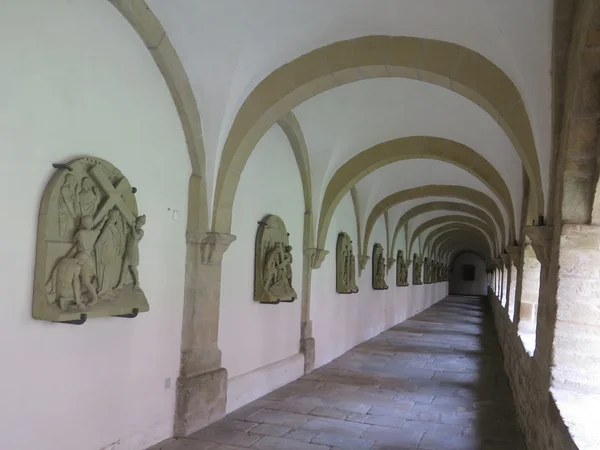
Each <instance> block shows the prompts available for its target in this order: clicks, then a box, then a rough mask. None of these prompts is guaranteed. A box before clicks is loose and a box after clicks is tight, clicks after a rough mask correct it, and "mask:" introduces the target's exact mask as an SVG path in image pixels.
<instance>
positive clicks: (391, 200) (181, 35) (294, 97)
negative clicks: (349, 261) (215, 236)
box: [147, 0, 553, 256]
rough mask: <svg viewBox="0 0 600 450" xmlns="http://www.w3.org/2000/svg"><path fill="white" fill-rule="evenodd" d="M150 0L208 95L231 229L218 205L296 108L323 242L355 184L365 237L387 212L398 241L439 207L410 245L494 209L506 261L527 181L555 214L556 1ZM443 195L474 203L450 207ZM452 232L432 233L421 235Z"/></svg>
mask: <svg viewBox="0 0 600 450" xmlns="http://www.w3.org/2000/svg"><path fill="white" fill-rule="evenodd" d="M147 4H148V7H149V8H150V9H151V10H152V12H153V13H154V14H155V15H156V16H157V18H158V20H159V21H160V22H161V24H162V26H163V27H164V29H165V31H166V34H167V35H168V36H169V38H170V40H171V42H172V43H173V46H174V48H175V50H176V52H177V53H178V55H179V58H180V59H181V62H182V64H183V67H184V69H185V71H186V73H187V77H188V78H189V81H190V84H191V87H192V90H193V93H194V96H195V98H196V102H197V105H198V109H199V112H200V118H201V122H202V134H203V140H204V149H205V159H206V161H205V164H206V183H207V186H206V188H207V194H208V203H209V205H208V206H209V211H211V210H212V211H213V213H212V227H213V229H215V230H216V231H228V230H227V228H228V227H230V218H229V219H228V218H227V217H226V218H225V219H221V218H220V216H219V215H218V214H217V212H216V211H218V210H219V209H220V208H225V209H227V208H229V209H231V205H232V202H233V197H234V196H235V189H236V186H237V180H238V179H239V171H240V170H243V167H244V164H245V162H246V160H247V159H248V157H249V155H250V154H251V152H252V150H253V148H254V147H255V146H256V144H257V143H258V141H259V140H260V138H261V137H262V136H263V135H264V134H265V133H266V131H268V129H269V128H271V126H274V125H275V126H277V125H276V124H277V121H278V120H279V119H280V118H282V117H283V116H284V115H290V113H291V115H293V116H295V119H296V120H297V122H298V123H299V127H300V129H301V133H302V135H303V137H304V141H305V143H306V150H307V152H308V157H309V161H310V178H311V180H312V181H311V186H310V192H311V193H312V211H313V219H314V227H315V236H316V240H317V245H319V244H323V243H324V242H323V241H324V236H325V235H326V231H327V227H328V225H329V221H330V220H331V216H332V214H333V211H334V210H335V207H336V206H337V204H338V203H339V201H340V200H341V198H342V197H343V196H344V195H346V194H347V193H348V192H350V189H351V188H353V187H355V188H356V194H357V195H356V196H357V199H358V205H359V211H360V218H359V221H360V224H361V230H362V231H363V233H364V232H365V230H366V232H367V233H370V229H369V228H372V226H373V223H372V222H373V220H376V219H377V218H378V217H380V216H381V215H382V214H383V213H385V212H387V214H388V222H389V228H390V235H391V236H393V235H394V234H395V233H394V230H395V228H396V227H397V225H398V221H399V220H400V219H401V218H402V217H403V216H405V215H406V214H407V213H410V211H411V210H412V209H413V208H415V207H418V206H419V205H424V204H430V203H431V204H434V203H438V206H439V207H438V208H436V209H433V210H427V207H421V209H420V210H418V211H417V212H418V214H413V213H410V214H409V216H410V219H409V220H408V221H407V222H406V224H405V226H407V227H408V237H409V240H411V239H414V236H412V233H414V231H415V230H417V229H422V228H423V224H426V223H433V222H432V220H433V219H438V218H441V217H444V216H451V217H457V216H461V215H462V216H464V217H465V218H469V219H470V220H471V221H478V222H481V219H480V218H481V217H484V218H485V219H486V222H485V223H486V225H485V228H482V229H481V231H482V232H483V234H484V235H485V242H488V243H489V244H491V245H492V246H493V247H492V249H491V252H492V253H491V254H492V256H494V255H496V254H498V252H499V251H500V252H501V251H502V250H503V248H504V247H505V246H506V245H508V244H510V243H512V240H514V239H516V238H517V236H516V235H515V230H519V229H520V226H521V224H520V217H521V208H522V202H523V189H524V182H523V180H524V176H525V177H527V179H528V180H529V184H530V191H531V200H530V201H531V205H530V206H531V207H530V210H531V211H533V214H535V217H537V216H543V215H544V214H545V210H546V209H547V201H548V189H549V173H550V157H551V74H550V68H551V48H552V16H553V14H552V8H553V2H552V1H551V0H528V1H523V0H302V1H298V0H218V1H212V0H147ZM231 168H234V169H235V170H236V171H237V175H235V171H234V170H230V169H231ZM232 174H233V175H232ZM236 177H237V178H236ZM428 186H437V187H438V188H437V189H434V188H427V187H428ZM454 187H456V188H454ZM461 187H466V188H468V189H462V190H461V189H460V188H461ZM403 192H404V194H403ZM396 200H399V201H396ZM441 202H454V203H455V204H456V203H460V204H464V205H469V207H470V208H471V209H470V210H469V212H467V208H462V207H461V208H452V209H451V210H448V209H444V207H443V205H442V204H440V203H441ZM456 209H458V210H456ZM473 211H474V213H473ZM405 217H406V216H405ZM478 217H479V218H478ZM489 222H493V225H494V226H493V227H490V226H489V225H487V224H488V223H489ZM444 225H446V224H445V223H441V224H438V225H436V226H432V227H430V228H426V229H425V230H423V233H422V234H421V236H422V239H421V244H422V245H423V244H424V242H425V241H426V240H427V239H426V238H427V236H428V235H429V234H430V233H432V232H434V231H435V229H436V228H437V227H439V226H444ZM490 230H491V231H490ZM456 232H457V233H458V232H460V233H462V234H461V236H462V235H463V234H464V232H465V228H459V229H457V230H456ZM450 233H452V232H450ZM486 233H492V236H488V235H487V234H486ZM396 234H397V233H396ZM474 238H475V236H474ZM477 239H478V242H481V241H483V239H481V238H480V237H478V238H477ZM429 241H430V242H434V241H435V239H430V240H429ZM460 242H463V241H460ZM407 245H408V242H407ZM465 245H467V244H465ZM421 250H425V249H421ZM413 251H414V250H413ZM429 251H433V249H429Z"/></svg>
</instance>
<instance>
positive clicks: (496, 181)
mask: <svg viewBox="0 0 600 450" xmlns="http://www.w3.org/2000/svg"><path fill="white" fill-rule="evenodd" d="M407 159H435V160H439V161H444V162H447V163H449V164H453V165H455V166H457V167H460V168H462V169H464V170H466V171H468V172H469V173H471V174H472V175H473V176H475V177H476V178H478V179H479V180H481V181H482V182H483V183H484V184H485V185H486V186H487V187H489V189H490V190H491V191H492V192H493V193H494V194H495V195H496V196H497V197H498V198H499V199H500V202H501V203H502V205H503V206H504V208H505V209H506V211H507V212H508V214H509V216H510V217H511V218H514V213H513V206H512V201H511V196H510V191H509V190H508V187H507V186H506V183H505V182H504V180H503V179H502V177H501V176H500V174H499V173H498V172H497V171H496V169H495V168H494V167H493V166H492V165H491V164H490V163H489V162H488V161H487V160H486V159H485V158H483V156H481V155H480V154H479V153H477V152H476V151H474V150H472V149H471V148H469V147H467V146H465V145H463V144H459V143H458V142H455V141H451V140H448V139H443V138H436V137H429V136H411V137H404V138H399V139H393V140H391V141H387V142H382V143H380V144H377V145H375V146H373V147H371V148H369V149H367V150H365V151H363V152H361V153H359V154H358V155H356V156H354V157H353V158H352V159H350V160H348V161H347V162H346V163H345V164H344V165H342V166H341V167H340V168H339V169H338V170H337V171H336V172H335V174H334V175H333V177H332V178H331V180H329V183H328V184H327V188H326V190H325V195H324V196H323V204H322V206H321V214H320V217H319V226H318V228H317V246H319V247H323V246H324V244H325V238H326V236H327V229H328V228H329V223H330V222H331V218H332V216H333V213H334V211H335V208H336V207H337V205H338V204H339V202H340V201H341V199H342V198H343V197H344V195H345V194H346V192H348V190H349V189H350V188H351V187H352V186H354V185H355V184H356V183H357V182H358V181H360V180H361V179H362V178H364V177H366V176H367V175H368V174H370V173H372V172H373V171H375V170H377V169H379V168H380V167H383V166H385V165H387V164H391V163H393V162H398V161H403V160H407Z"/></svg>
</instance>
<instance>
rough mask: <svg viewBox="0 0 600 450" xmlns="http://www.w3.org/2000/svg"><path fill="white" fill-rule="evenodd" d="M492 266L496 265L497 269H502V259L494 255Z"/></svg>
mask: <svg viewBox="0 0 600 450" xmlns="http://www.w3.org/2000/svg"><path fill="white" fill-rule="evenodd" d="M494 266H496V268H497V269H500V270H502V269H504V261H503V259H502V258H501V257H500V256H496V258H495V259H494Z"/></svg>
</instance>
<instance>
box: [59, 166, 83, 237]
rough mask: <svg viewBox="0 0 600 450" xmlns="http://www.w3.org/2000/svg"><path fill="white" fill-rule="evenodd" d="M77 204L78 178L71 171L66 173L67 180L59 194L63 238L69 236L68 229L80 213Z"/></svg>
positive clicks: (61, 235)
mask: <svg viewBox="0 0 600 450" xmlns="http://www.w3.org/2000/svg"><path fill="white" fill-rule="evenodd" d="M76 204H77V179H76V178H75V177H74V176H73V175H71V174H70V173H68V174H66V175H65V180H64V182H63V185H62V187H61V188H60V192H59V196H58V233H59V235H60V237H61V238H63V239H65V238H67V237H68V236H67V234H68V231H69V230H71V229H72V228H73V227H74V224H75V219H76V218H77V216H78V214H77V211H76V208H75V205H76Z"/></svg>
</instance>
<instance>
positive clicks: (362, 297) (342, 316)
mask: <svg viewBox="0 0 600 450" xmlns="http://www.w3.org/2000/svg"><path fill="white" fill-rule="evenodd" d="M354 223H355V215H354V209H353V206H352V200H351V197H350V194H347V195H346V196H345V197H344V199H343V200H342V201H341V202H340V204H339V206H338V207H337V209H336V211H335V213H334V215H333V217H332V220H331V225H330V228H329V231H328V233H327V241H326V243H325V248H326V249H327V250H329V255H328V256H327V258H326V259H325V261H324V262H323V264H322V266H321V268H320V269H318V270H315V271H313V275H312V292H311V318H312V321H313V336H314V338H315V342H316V360H315V362H316V366H317V367H318V366H322V365H324V364H326V363H328V362H329V361H331V360H332V359H335V358H337V357H338V356H340V355H341V354H343V353H344V352H346V351H347V350H349V349H350V348H352V347H354V346H356V345H358V344H360V343H361V342H364V341H365V340H367V339H370V338H372V337H374V336H376V335H377V334H379V333H381V332H382V331H384V330H386V329H388V328H390V327H392V326H394V325H396V324H397V323H399V322H402V321H404V320H406V319H407V318H409V317H411V316H413V315H414V314H416V313H418V312H420V311H422V310H423V309H425V308H427V307H428V306H430V305H432V304H433V303H435V302H436V301H438V300H441V299H442V298H443V297H445V296H446V294H447V283H437V284H430V285H423V286H412V285H411V286H408V287H396V270H395V269H396V267H395V265H394V267H393V268H392V270H390V272H389V274H388V275H387V277H386V282H387V284H388V286H389V289H388V290H386V291H375V290H373V289H372V287H371V276H372V264H371V259H369V262H368V263H367V267H366V269H365V270H364V272H363V274H362V276H361V277H358V275H357V284H358V287H359V289H360V291H359V292H358V293H357V294H337V293H336V292H335V250H336V244H337V235H338V234H339V233H340V232H341V231H345V232H346V233H348V234H349V235H350V237H351V238H352V241H353V243H354V253H355V255H358V248H357V237H356V226H355V225H354ZM376 242H378V243H380V244H381V245H382V246H383V247H384V249H385V248H387V243H386V235H385V225H384V218H383V216H381V218H380V219H379V220H378V221H377V223H376V224H375V227H374V229H373V233H372V234H371V240H370V242H369V246H368V249H369V257H371V256H372V254H371V253H372V250H373V244H375V243H376ZM399 242H400V243H401V244H402V245H404V239H399ZM397 248H398V247H397ZM397 248H396V250H397ZM394 257H395V251H394ZM357 267H358V262H357ZM411 267H412V265H411ZM409 282H410V283H412V275H411V273H409Z"/></svg>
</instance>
